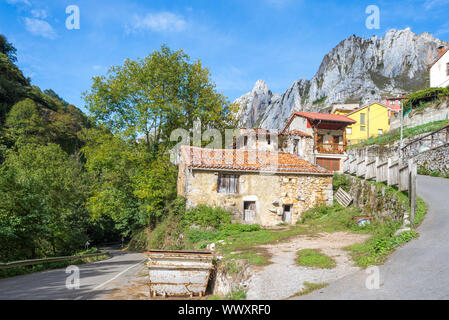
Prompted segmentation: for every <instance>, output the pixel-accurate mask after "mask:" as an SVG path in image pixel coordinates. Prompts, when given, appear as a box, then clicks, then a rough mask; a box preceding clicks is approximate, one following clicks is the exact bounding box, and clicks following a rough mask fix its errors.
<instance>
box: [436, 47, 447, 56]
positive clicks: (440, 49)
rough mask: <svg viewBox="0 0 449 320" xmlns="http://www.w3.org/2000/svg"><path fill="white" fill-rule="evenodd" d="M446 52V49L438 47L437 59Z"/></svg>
mask: <svg viewBox="0 0 449 320" xmlns="http://www.w3.org/2000/svg"><path fill="white" fill-rule="evenodd" d="M445 52H446V48H445V47H444V46H439V47H438V58H440V57H441V56H442V55H443V54H444V53H445Z"/></svg>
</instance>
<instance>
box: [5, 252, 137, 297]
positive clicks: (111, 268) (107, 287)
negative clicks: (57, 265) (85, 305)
mask: <svg viewBox="0 0 449 320" xmlns="http://www.w3.org/2000/svg"><path fill="white" fill-rule="evenodd" d="M108 251H109V252H111V258H109V259H107V260H103V261H97V262H93V263H89V264H84V265H78V266H77V267H79V279H80V281H79V284H80V286H79V289H68V288H67V287H66V280H67V278H68V277H69V276H73V273H71V274H70V273H69V274H68V273H66V269H65V268H64V269H55V270H48V271H42V272H37V273H33V274H28V275H23V276H17V277H12V278H7V279H1V280H0V299H1V300H11V299H14V300H17V299H19V300H29V299H38V300H56V299H67V300H87V299H89V300H91V299H101V298H102V297H105V296H107V295H108V294H109V293H111V292H113V291H114V290H116V289H118V288H120V287H122V286H125V285H127V284H129V283H131V282H133V281H134V280H135V278H136V276H138V274H139V273H142V272H144V271H143V269H144V268H143V266H144V263H143V262H144V258H145V256H144V254H141V253H129V252H121V251H118V250H108ZM71 283H72V284H73V282H71Z"/></svg>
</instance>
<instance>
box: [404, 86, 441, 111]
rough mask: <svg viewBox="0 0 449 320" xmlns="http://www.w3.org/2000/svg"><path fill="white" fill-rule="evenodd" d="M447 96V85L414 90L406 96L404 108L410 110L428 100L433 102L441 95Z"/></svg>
mask: <svg viewBox="0 0 449 320" xmlns="http://www.w3.org/2000/svg"><path fill="white" fill-rule="evenodd" d="M448 96H449V87H447V88H427V89H424V90H420V91H417V92H414V93H412V94H410V95H409V96H408V99H407V101H406V102H405V103H404V110H405V111H407V110H411V109H414V108H417V107H419V106H423V105H424V104H426V103H428V102H435V101H438V100H439V99H441V98H443V97H448Z"/></svg>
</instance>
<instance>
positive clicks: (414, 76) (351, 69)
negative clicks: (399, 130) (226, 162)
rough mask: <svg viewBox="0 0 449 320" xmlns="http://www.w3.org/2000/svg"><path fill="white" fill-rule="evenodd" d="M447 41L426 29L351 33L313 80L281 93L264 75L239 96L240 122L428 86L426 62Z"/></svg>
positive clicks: (268, 121) (275, 124)
mask: <svg viewBox="0 0 449 320" xmlns="http://www.w3.org/2000/svg"><path fill="white" fill-rule="evenodd" d="M440 45H444V46H448V45H449V43H448V42H446V41H442V40H440V39H437V38H435V37H434V36H433V35H432V34H430V33H428V32H423V33H421V34H419V35H417V34H415V33H413V32H412V31H411V29H410V28H406V29H403V30H396V29H391V30H388V31H387V32H386V33H385V36H384V37H382V38H378V37H377V36H373V37H371V38H366V39H365V38H363V37H358V36H355V35H352V36H350V37H348V38H346V39H344V40H342V41H340V42H339V43H338V44H337V45H336V46H335V47H334V48H333V49H332V50H331V51H330V52H328V53H327V54H326V55H325V56H324V57H323V60H322V62H321V64H320V66H319V68H318V71H317V73H316V74H315V75H314V77H313V78H312V79H310V80H308V79H304V78H303V79H299V80H296V81H294V82H293V84H292V85H291V86H290V87H289V88H288V89H287V90H286V91H285V92H284V93H283V94H273V93H272V92H271V90H270V89H269V87H268V85H267V84H266V83H265V81H263V80H258V81H257V82H256V84H255V86H254V88H253V90H252V91H251V92H249V93H246V94H244V95H243V96H241V97H240V98H238V99H236V100H235V103H236V104H237V105H239V110H238V112H237V116H238V118H239V119H241V121H240V126H241V127H255V126H256V127H257V126H258V127H263V128H266V129H281V128H282V126H283V125H284V124H285V122H286V121H287V119H288V117H289V116H290V115H291V114H292V112H293V111H312V112H326V111H328V110H329V108H330V106H331V105H332V104H334V103H362V104H363V103H367V102H369V101H378V100H381V98H382V97H386V96H390V95H395V96H397V95H400V94H402V93H409V92H413V91H416V90H418V89H421V88H423V87H426V86H427V82H428V71H427V66H428V65H429V64H430V63H431V62H432V61H433V60H434V59H435V58H436V56H437V55H438V49H437V48H438V47H439V46H440Z"/></svg>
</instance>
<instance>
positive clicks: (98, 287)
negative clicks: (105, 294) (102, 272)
mask: <svg viewBox="0 0 449 320" xmlns="http://www.w3.org/2000/svg"><path fill="white" fill-rule="evenodd" d="M145 260H146V258H145V259H143V260H142V261H140V262H139V263H136V264H135V265H132V266H131V267H129V268H126V269H125V270H123V271H122V272H120V273H118V274H117V275H116V276H114V277H113V278H111V279H109V280H108V281H106V282H103V283H102V284H100V285H98V286H96V287H95V288H93V289H92V290H98V289H100V288H101V287H103V286H105V285H107V284H108V283H109V282H111V281H114V280H115V279H117V278H118V277H120V276H121V275H122V274H124V273H126V272H127V271H128V270H131V269H132V268H134V267H137V266H138V265H139V264H141V263H142V262H144V261H145Z"/></svg>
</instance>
